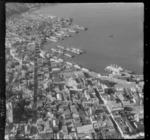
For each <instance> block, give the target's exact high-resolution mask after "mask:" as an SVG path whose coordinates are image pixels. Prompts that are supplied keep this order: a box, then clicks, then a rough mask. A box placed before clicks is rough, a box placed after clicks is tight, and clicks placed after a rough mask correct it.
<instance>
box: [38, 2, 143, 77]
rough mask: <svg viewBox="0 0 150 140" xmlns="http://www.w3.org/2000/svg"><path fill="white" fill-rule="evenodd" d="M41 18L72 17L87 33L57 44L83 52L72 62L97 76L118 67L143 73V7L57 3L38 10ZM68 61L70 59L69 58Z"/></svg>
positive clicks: (138, 5) (137, 5)
mask: <svg viewBox="0 0 150 140" xmlns="http://www.w3.org/2000/svg"><path fill="white" fill-rule="evenodd" d="M38 12H40V13H41V14H43V15H55V16H60V17H69V18H73V19H74V21H73V23H74V24H80V25H85V26H86V27H88V28H89V30H88V31H87V32H86V33H84V31H83V32H80V34H78V35H73V37H71V38H66V39H65V40H63V41H60V42H59V43H58V44H61V45H64V46H65V45H68V46H72V47H77V48H80V49H83V50H86V51H87V53H86V54H85V55H81V56H78V57H75V58H73V61H74V62H76V63H79V64H81V65H83V66H84V67H86V68H89V69H93V70H94V71H96V72H98V73H104V72H105V71H104V68H105V67H106V66H107V65H110V64H118V65H120V66H122V67H124V68H126V69H128V70H131V71H134V72H136V73H137V74H142V71H143V61H142V60H143V59H142V57H143V38H142V37H143V32H142V24H143V22H142V5H140V4H136V5H132V4H125V5H124V4H117V5H115V4H114V5H113V6H112V4H107V5H105V4H56V5H53V6H51V5H50V6H49V5H47V6H46V7H43V8H41V9H40V10H38ZM69 60H71V59H70V58H69Z"/></svg>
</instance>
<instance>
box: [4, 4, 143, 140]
mask: <svg viewBox="0 0 150 140" xmlns="http://www.w3.org/2000/svg"><path fill="white" fill-rule="evenodd" d="M14 6H15V4H14ZM72 21H73V20H72V19H71V18H62V17H52V16H51V17H49V16H47V17H46V16H43V15H40V14H33V13H24V14H22V15H18V17H15V18H10V19H9V20H8V21H7V22H6V27H7V28H6V42H5V44H6V45H5V46H6V108H7V109H6V128H5V139H8V140H10V139H24V138H27V139H45V138H48V139H87V138H88V139H110V138H111V139H122V138H125V139H126V138H138V137H139V136H142V137H144V136H145V133H144V123H143V121H144V118H143V117H144V115H143V103H144V102H143V96H144V93H143V85H144V81H143V75H136V74H134V73H132V72H131V71H129V70H126V69H124V68H121V67H120V66H117V65H109V66H107V67H106V68H105V70H106V71H107V72H108V73H109V76H106V75H105V76H102V75H100V74H97V73H95V72H94V71H90V70H88V69H86V68H83V67H82V66H80V65H78V64H76V63H70V62H67V61H65V60H66V58H68V57H71V55H72V54H70V52H71V51H73V52H72V53H74V54H76V56H75V57H77V56H82V55H84V51H86V53H87V54H88V51H87V50H84V49H77V48H72V49H69V48H67V47H65V48H64V49H65V50H64V51H62V50H63V49H62V48H63V47H62V46H59V47H58V46H57V47H56V48H57V49H52V48H50V47H49V51H48V50H45V45H46V43H50V42H53V44H55V43H56V42H59V40H62V39H64V40H65V39H67V38H66V37H68V38H69V37H70V36H74V37H75V36H76V35H77V34H76V33H77V32H78V33H79V34H80V33H82V31H81V30H80V31H76V30H79V28H80V29H82V30H84V31H86V32H87V30H86V29H87V28H86V26H85V25H76V27H77V26H78V29H75V25H73V23H72ZM86 32H85V33H86ZM70 34H72V35H70ZM111 36H113V35H111ZM55 45H56V44H55ZM49 46H51V47H55V46H54V45H52V44H49ZM58 48H60V49H58ZM61 49H62V50H61ZM79 52H83V53H81V54H82V55H79ZM65 54H66V55H65ZM63 55H65V56H64V58H63ZM61 57H62V58H61ZM12 83H13V84H12ZM137 109H138V111H137Z"/></svg>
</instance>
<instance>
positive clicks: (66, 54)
mask: <svg viewBox="0 0 150 140" xmlns="http://www.w3.org/2000/svg"><path fill="white" fill-rule="evenodd" d="M64 55H65V56H68V57H71V58H72V57H74V56H73V55H71V54H69V53H64Z"/></svg>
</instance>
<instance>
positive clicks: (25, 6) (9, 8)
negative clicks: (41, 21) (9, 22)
mask: <svg viewBox="0 0 150 140" xmlns="http://www.w3.org/2000/svg"><path fill="white" fill-rule="evenodd" d="M41 5H43V4H40V3H37V4H35V3H6V17H7V18H8V17H10V16H12V15H14V14H19V13H22V12H26V11H28V10H30V9H32V8H35V7H39V6H41Z"/></svg>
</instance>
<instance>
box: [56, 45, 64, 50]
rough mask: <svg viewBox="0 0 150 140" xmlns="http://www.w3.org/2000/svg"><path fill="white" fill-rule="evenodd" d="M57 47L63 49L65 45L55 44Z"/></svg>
mask: <svg viewBox="0 0 150 140" xmlns="http://www.w3.org/2000/svg"><path fill="white" fill-rule="evenodd" d="M57 47H58V48H60V49H65V47H63V46H60V45H57Z"/></svg>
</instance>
